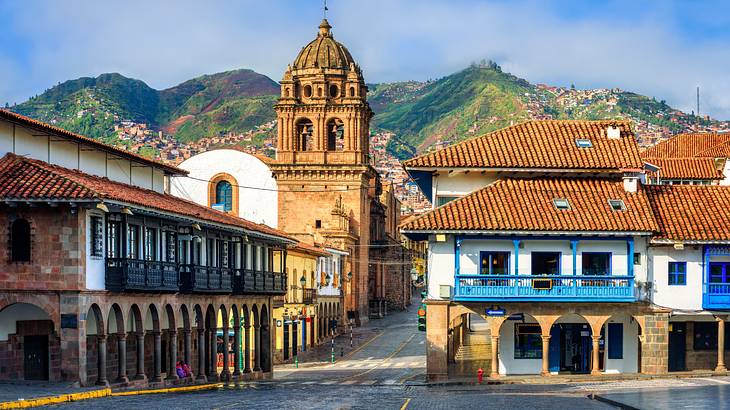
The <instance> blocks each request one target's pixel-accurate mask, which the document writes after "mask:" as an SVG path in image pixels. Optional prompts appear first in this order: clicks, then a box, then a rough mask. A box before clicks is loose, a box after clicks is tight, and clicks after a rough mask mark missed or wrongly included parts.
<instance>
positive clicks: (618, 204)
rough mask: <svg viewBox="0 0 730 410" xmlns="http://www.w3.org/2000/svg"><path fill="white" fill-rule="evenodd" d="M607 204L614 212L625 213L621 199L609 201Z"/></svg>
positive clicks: (624, 205) (624, 206)
mask: <svg viewBox="0 0 730 410" xmlns="http://www.w3.org/2000/svg"><path fill="white" fill-rule="evenodd" d="M608 204H609V205H611V209H613V210H614V211H625V210H626V204H625V203H624V201H623V200H622V199H609V200H608Z"/></svg>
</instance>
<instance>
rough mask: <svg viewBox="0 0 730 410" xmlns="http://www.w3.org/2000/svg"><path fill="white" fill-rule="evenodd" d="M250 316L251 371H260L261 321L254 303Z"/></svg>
mask: <svg viewBox="0 0 730 410" xmlns="http://www.w3.org/2000/svg"><path fill="white" fill-rule="evenodd" d="M251 316H253V340H254V347H253V349H254V357H253V371H254V372H259V371H261V321H260V317H259V309H258V307H257V306H256V305H253V307H252V308H251Z"/></svg>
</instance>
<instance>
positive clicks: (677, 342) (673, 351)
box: [669, 322, 687, 372]
mask: <svg viewBox="0 0 730 410" xmlns="http://www.w3.org/2000/svg"><path fill="white" fill-rule="evenodd" d="M686 337H687V324H686V323H684V322H672V323H670V324H669V371H670V372H678V371H682V370H686V363H685V360H684V359H685V351H686V350H687V339H686Z"/></svg>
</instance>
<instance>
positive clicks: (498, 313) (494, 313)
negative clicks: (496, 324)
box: [486, 307, 507, 317]
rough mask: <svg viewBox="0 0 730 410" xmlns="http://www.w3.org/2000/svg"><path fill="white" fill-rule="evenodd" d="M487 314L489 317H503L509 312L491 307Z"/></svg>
mask: <svg viewBox="0 0 730 410" xmlns="http://www.w3.org/2000/svg"><path fill="white" fill-rule="evenodd" d="M486 313H487V316H492V317H502V316H504V315H505V314H506V313H507V312H506V311H505V310H504V309H502V308H495V307H491V308H489V309H487V310H486Z"/></svg>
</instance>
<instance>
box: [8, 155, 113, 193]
mask: <svg viewBox="0 0 730 410" xmlns="http://www.w3.org/2000/svg"><path fill="white" fill-rule="evenodd" d="M19 162H23V163H26V164H29V165H30V166H33V167H36V168H38V169H41V170H43V171H45V172H48V173H50V174H53V175H54V176H55V177H56V178H59V179H62V180H64V181H66V182H68V183H70V184H73V185H74V186H75V187H77V188H82V189H85V190H86V191H89V192H91V193H92V194H93V195H92V197H94V198H101V197H103V195H102V194H101V193H100V192H97V191H95V190H94V189H92V188H89V187H88V186H86V185H84V184H82V183H79V182H78V181H75V180H73V179H71V178H69V177H67V176H66V175H63V174H61V173H58V172H56V171H55V170H53V169H48V168H47V167H45V166H44V165H50V166H51V168H52V167H55V165H53V164H49V163H47V162H44V161H40V160H37V159H33V158H29V157H24V156H22V155H17V154H15V153H13V152H8V153H6V154H5V156H4V157H2V158H0V169H2V168H5V167H10V166H11V165H14V164H17V163H19ZM59 168H62V167H59ZM63 169H64V170H68V168H63ZM97 178H101V177H97ZM103 179H106V178H103ZM36 199H44V198H41V197H38V198H36Z"/></svg>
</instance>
